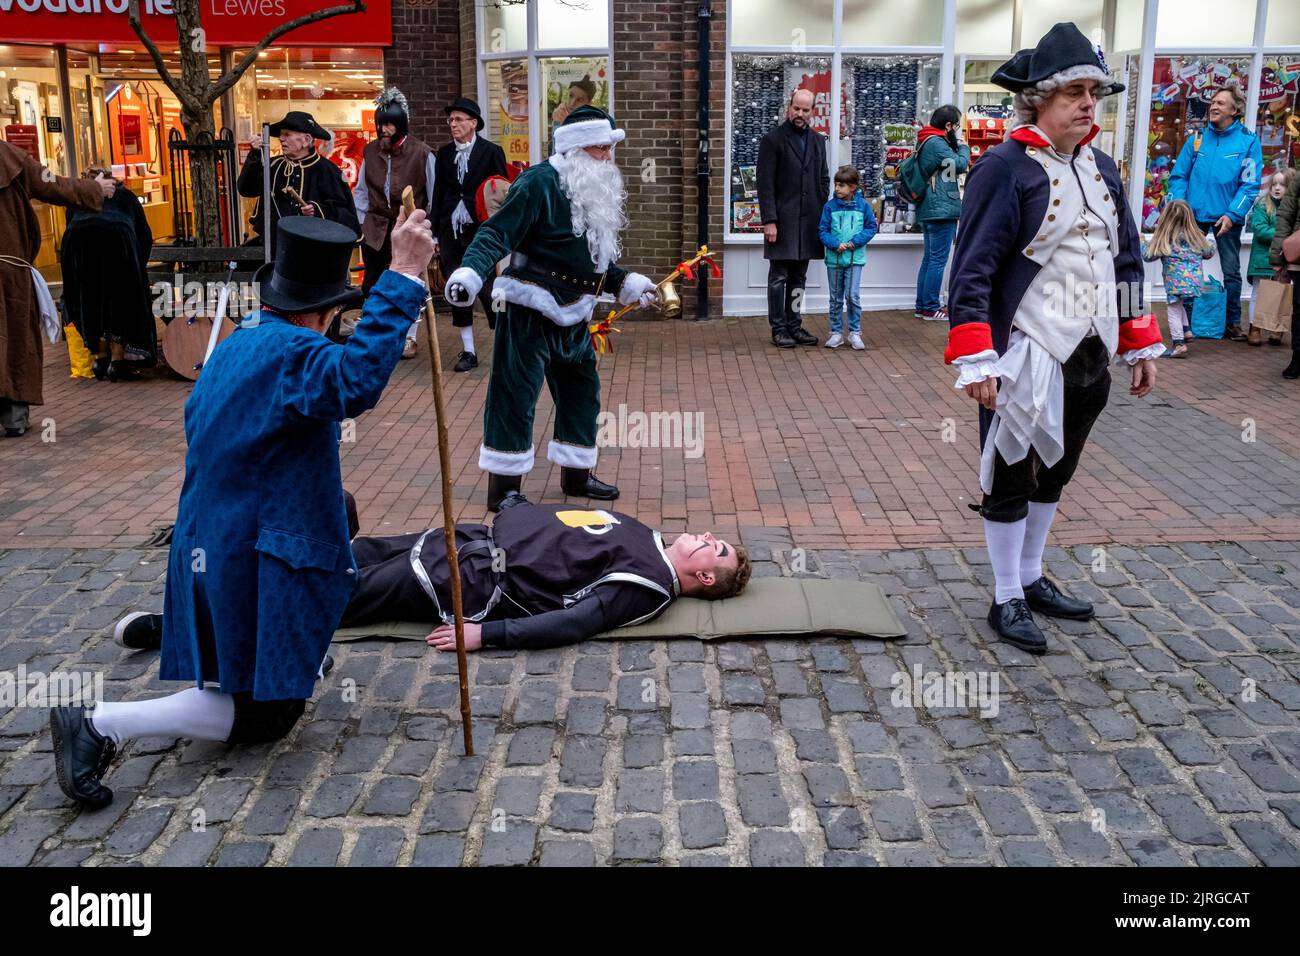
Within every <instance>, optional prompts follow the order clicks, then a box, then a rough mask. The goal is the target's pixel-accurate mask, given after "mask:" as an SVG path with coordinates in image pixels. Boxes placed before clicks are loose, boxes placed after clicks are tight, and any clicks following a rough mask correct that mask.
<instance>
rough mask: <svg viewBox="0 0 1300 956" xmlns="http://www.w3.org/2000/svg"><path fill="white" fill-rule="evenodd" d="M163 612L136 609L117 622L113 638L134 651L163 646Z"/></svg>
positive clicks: (155, 648) (151, 649)
mask: <svg viewBox="0 0 1300 956" xmlns="http://www.w3.org/2000/svg"><path fill="white" fill-rule="evenodd" d="M162 624H163V619H162V615H161V614H150V613H148V612H147V611H136V612H134V613H132V614H128V615H127V616H126V617H124V618H122V620H120V621H118V622H117V627H115V628H113V640H115V641H117V643H119V644H121V645H122V646H123V647H126V648H129V649H130V650H133V651H156V650H158V648H160V647H162Z"/></svg>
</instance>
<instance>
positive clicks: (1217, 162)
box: [1169, 83, 1264, 340]
mask: <svg viewBox="0 0 1300 956" xmlns="http://www.w3.org/2000/svg"><path fill="white" fill-rule="evenodd" d="M1245 114H1246V97H1245V96H1244V95H1243V94H1242V92H1241V88H1240V87H1239V86H1237V85H1236V84H1235V83H1230V84H1229V85H1227V86H1225V87H1224V88H1223V89H1221V90H1219V92H1217V93H1215V94H1214V98H1213V99H1212V100H1210V122H1209V123H1208V124H1207V125H1206V127H1205V129H1203V130H1199V131H1197V133H1196V134H1195V135H1193V136H1191V137H1189V138H1188V140H1187V142H1185V143H1184V144H1183V149H1182V151H1181V152H1180V153H1179V154H1178V161H1177V162H1176V163H1174V168H1173V171H1172V172H1171V173H1170V174H1169V198H1170V199H1182V200H1184V201H1185V202H1186V203H1187V204H1188V205H1189V206H1191V207H1192V212H1193V213H1195V215H1196V223H1197V225H1198V226H1199V227H1200V228H1201V229H1203V230H1204V231H1205V232H1209V231H1210V230H1214V237H1215V240H1216V242H1217V244H1218V247H1219V259H1220V261H1221V262H1222V263H1223V291H1224V292H1225V293H1227V296H1228V323H1227V328H1226V329H1225V330H1224V333H1223V337H1224V338H1225V339H1235V340H1241V339H1244V338H1245V337H1246V336H1245V334H1244V333H1243V332H1242V331H1241V227H1242V224H1243V223H1245V221H1246V217H1247V216H1249V215H1250V210H1251V208H1252V207H1254V205H1255V198H1256V197H1257V196H1258V195H1259V178H1260V175H1261V173H1262V171H1263V168H1264V161H1263V156H1262V155H1261V153H1260V148H1259V137H1258V136H1256V135H1255V134H1254V133H1252V132H1251V131H1250V130H1248V129H1246V128H1245V127H1244V126H1242V125H1241V117H1242V116H1244V115H1245Z"/></svg>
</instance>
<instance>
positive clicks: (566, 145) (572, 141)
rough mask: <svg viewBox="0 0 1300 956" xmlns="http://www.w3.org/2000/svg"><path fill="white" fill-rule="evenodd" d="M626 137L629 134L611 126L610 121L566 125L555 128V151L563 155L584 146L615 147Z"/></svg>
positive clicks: (589, 121)
mask: <svg viewBox="0 0 1300 956" xmlns="http://www.w3.org/2000/svg"><path fill="white" fill-rule="evenodd" d="M626 137H627V133H625V132H623V130H621V129H615V128H614V127H613V126H610V125H609V122H608V120H603V119H599V120H586V121H584V122H581V123H565V124H562V125H560V126H557V127H556V128H555V151H556V152H557V153H561V154H563V153H567V152H568V151H569V150H571V149H580V148H582V147H583V146H614V145H615V144H617V143H621V142H623V140H624V139H625V138H626Z"/></svg>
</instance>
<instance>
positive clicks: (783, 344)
mask: <svg viewBox="0 0 1300 956" xmlns="http://www.w3.org/2000/svg"><path fill="white" fill-rule="evenodd" d="M772 344H773V345H775V346H776V347H777V348H779V349H792V348H794V347H795V346H797V345H798V344H799V343H798V342H796V341H795V340H794V339H792V338H790V336H788V335H786V334H785V333H784V332H778V333H776V335H774V336H772Z"/></svg>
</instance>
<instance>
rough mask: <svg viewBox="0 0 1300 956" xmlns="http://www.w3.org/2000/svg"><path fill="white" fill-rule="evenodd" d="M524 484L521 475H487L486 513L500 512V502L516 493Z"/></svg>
mask: <svg viewBox="0 0 1300 956" xmlns="http://www.w3.org/2000/svg"><path fill="white" fill-rule="evenodd" d="M523 483H524V476H523V475H494V474H492V473H490V472H489V473H488V511H500V510H501V500H502V499H503V498H505V497H506V496H507V495H509V494H512V493H518V491H519V488H520V486H521V485H523Z"/></svg>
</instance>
